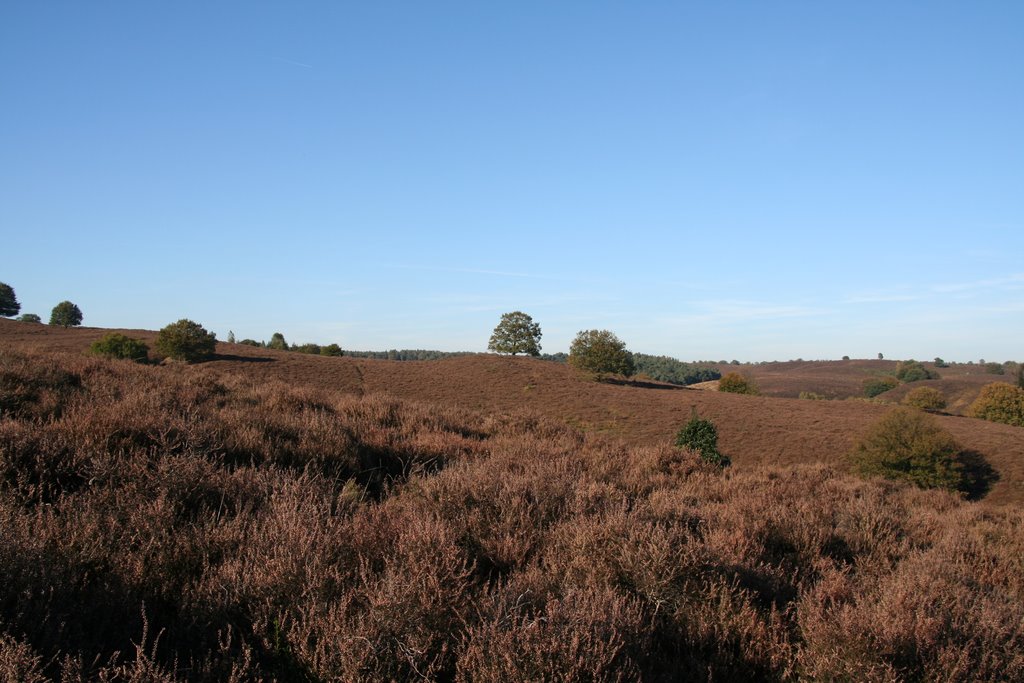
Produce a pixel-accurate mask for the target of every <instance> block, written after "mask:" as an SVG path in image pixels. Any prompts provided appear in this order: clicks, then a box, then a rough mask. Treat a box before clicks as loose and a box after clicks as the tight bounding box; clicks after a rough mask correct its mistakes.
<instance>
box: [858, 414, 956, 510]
mask: <svg viewBox="0 0 1024 683" xmlns="http://www.w3.org/2000/svg"><path fill="white" fill-rule="evenodd" d="M961 452H962V449H961V447H960V445H959V444H958V443H957V442H956V440H955V439H954V438H953V437H952V435H950V434H949V432H947V431H946V430H944V429H942V428H941V427H940V426H939V425H938V423H937V422H936V421H935V418H934V417H932V416H931V415H928V414H927V413H925V412H922V411H920V410H914V409H912V408H906V407H902V406H901V407H897V408H894V409H893V410H892V411H890V412H889V413H887V414H886V415H885V416H883V417H882V419H881V420H879V421H878V422H876V423H875V424H873V425H872V426H871V427H869V428H868V429H867V431H866V432H865V433H864V435H863V437H862V438H861V440H860V442H859V443H858V444H857V446H856V447H855V448H854V449H853V451H852V452H851V453H850V454H849V456H848V457H849V459H850V461H851V463H852V465H853V467H854V469H855V470H856V471H857V472H858V473H860V474H861V475H863V476H882V477H886V478H887V479H897V480H902V481H907V482H910V483H913V484H915V485H917V486H920V487H921V488H944V489H950V490H958V489H961V488H963V487H964V486H965V484H966V480H965V477H964V473H963V466H962V463H961V462H960V454H961Z"/></svg>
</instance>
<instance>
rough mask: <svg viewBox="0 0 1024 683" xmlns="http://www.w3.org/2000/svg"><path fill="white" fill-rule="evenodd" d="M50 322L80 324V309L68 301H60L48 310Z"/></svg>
mask: <svg viewBox="0 0 1024 683" xmlns="http://www.w3.org/2000/svg"><path fill="white" fill-rule="evenodd" d="M50 324H51V325H59V326H61V327H78V326H79V325H81V324H82V309H81V308H79V307H78V306H76V305H75V304H73V303H71V302H70V301H61V302H60V303H59V304H57V305H56V306H54V307H53V310H52V311H50Z"/></svg>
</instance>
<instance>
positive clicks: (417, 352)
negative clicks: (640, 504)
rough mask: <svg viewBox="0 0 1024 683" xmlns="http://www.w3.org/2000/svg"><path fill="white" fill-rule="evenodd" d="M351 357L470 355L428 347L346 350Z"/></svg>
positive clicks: (429, 358)
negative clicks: (434, 349)
mask: <svg viewBox="0 0 1024 683" xmlns="http://www.w3.org/2000/svg"><path fill="white" fill-rule="evenodd" d="M345 355H346V356H352V357H353V358H376V359H377V360H441V359H442V358H455V357H457V356H469V355H472V354H471V353H470V352H468V351H433V350H430V349H391V350H389V351H346V352H345Z"/></svg>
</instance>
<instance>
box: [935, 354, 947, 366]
mask: <svg viewBox="0 0 1024 683" xmlns="http://www.w3.org/2000/svg"><path fill="white" fill-rule="evenodd" d="M935 367H937V368H948V367H949V363H947V362H946V361H944V360H942V359H941V358H939V357H938V356H936V357H935Z"/></svg>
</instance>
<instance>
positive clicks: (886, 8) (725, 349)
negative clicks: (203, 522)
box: [0, 0, 1024, 360]
mask: <svg viewBox="0 0 1024 683" xmlns="http://www.w3.org/2000/svg"><path fill="white" fill-rule="evenodd" d="M1022 254H1024V2H1016V1H1014V2H966V1H965V2H958V3H944V2H913V3H902V2H890V1H886V2H845V3H843V2H826V3H822V2H800V3H785V2H743V3H736V2H704V3H683V2H665V3H661V2H628V3H627V2H615V3H612V2H557V3H551V2H514V3H513V2H509V3H490V2H486V3H481V2H474V3H469V2H466V3H441V2H402V3H390V2H379V3H378V2H363V3H354V2H353V3H346V2H298V1H296V2H284V1H281V2H187V1H180V0H179V1H176V2H137V1H131V2H128V1H113V0H109V1H105V2H78V1H76V2H70V1H69V2H41V1H38V0H8V1H6V2H4V3H2V4H0V281H3V282H7V283H9V284H10V285H12V286H13V287H14V288H15V289H16V291H17V294H18V298H19V300H20V301H21V302H22V312H35V313H38V314H40V315H42V316H43V317H44V319H45V318H47V317H48V316H49V311H50V308H52V307H53V305H54V304H56V303H57V302H58V301H61V300H63V299H70V300H72V301H74V302H75V303H77V304H78V305H79V306H80V307H81V308H82V310H83V312H84V314H85V324H86V325H93V326H99V327H140V328H149V329H158V328H159V327H161V326H163V325H164V324H166V323H168V322H172V321H174V320H177V319H179V318H182V317H188V318H192V319H193V320H196V321H198V322H200V323H202V324H204V325H205V326H206V327H207V328H208V329H211V330H213V331H215V332H217V334H218V336H219V337H220V338H221V339H223V338H224V337H226V336H227V333H228V331H229V330H233V331H234V332H235V334H236V336H237V337H238V338H239V339H241V338H243V337H253V338H256V339H269V337H270V335H271V334H272V333H273V332H275V331H280V332H283V333H284V335H285V337H286V338H287V339H288V340H289V341H292V342H307V341H313V342H320V343H329V342H338V343H340V344H341V345H342V346H343V347H345V348H352V349H388V348H437V349H443V350H480V351H482V350H484V349H485V347H486V344H487V339H488V337H489V335H490V332H491V330H492V329H493V327H494V325H495V324H496V323H497V322H498V319H499V317H500V315H501V313H502V312H505V311H511V310H516V309H519V310H523V311H526V312H527V313H529V314H531V315H532V316H533V317H534V319H535V320H536V321H537V322H539V323H540V325H541V327H542V329H543V332H544V338H543V340H542V344H543V347H544V350H545V351H550V352H554V351H564V350H567V349H568V346H569V342H570V341H571V339H572V337H573V336H574V335H575V333H576V332H577V331H578V330H581V329H587V328H607V329H611V330H613V331H615V332H616V333H617V334H618V335H619V336H620V337H621V338H622V339H623V340H625V341H626V342H627V344H628V345H629V347H630V348H631V349H633V350H635V351H643V352H648V353H659V354H668V355H673V356H677V357H679V358H682V359H719V358H723V359H732V358H738V359H740V360H768V359H783V360H784V359H789V358H796V357H803V358H838V357H840V356H842V355H844V354H848V355H851V356H853V357H874V356H875V355H876V354H877V353H878V352H883V353H884V354H885V355H886V357H889V358H900V357H903V358H906V357H912V356H913V357H917V358H925V359H930V358H932V357H934V356H942V357H944V358H946V359H947V360H949V359H953V360H968V359H974V360H977V359H979V358H985V359H987V360H1008V359H1020V360H1024V343H1022V341H1021V340H1022V339H1024V262H1022V258H1021V255H1022Z"/></svg>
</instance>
